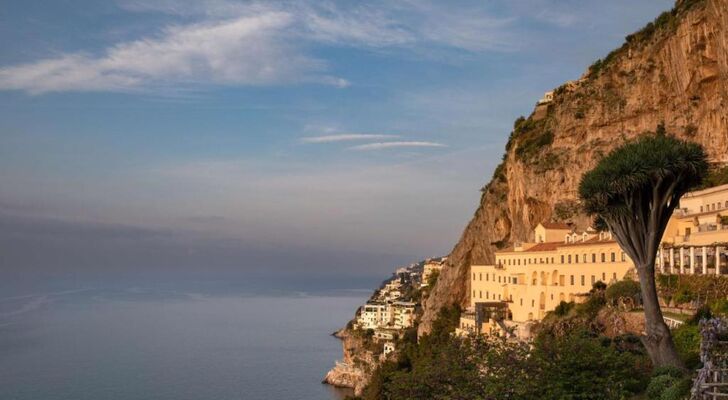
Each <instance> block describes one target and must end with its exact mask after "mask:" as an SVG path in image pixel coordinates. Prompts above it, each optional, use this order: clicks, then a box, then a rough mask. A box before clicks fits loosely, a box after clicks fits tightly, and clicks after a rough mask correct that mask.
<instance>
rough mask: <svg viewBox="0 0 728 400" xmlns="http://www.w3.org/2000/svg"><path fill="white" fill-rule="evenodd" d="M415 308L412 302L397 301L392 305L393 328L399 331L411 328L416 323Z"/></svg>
mask: <svg viewBox="0 0 728 400" xmlns="http://www.w3.org/2000/svg"><path fill="white" fill-rule="evenodd" d="M415 306H416V304H415V303H413V302H411V301H395V302H394V303H392V307H391V309H392V312H391V314H392V326H394V327H395V328H397V329H405V328H409V327H411V326H412V325H413V324H414V322H415Z"/></svg>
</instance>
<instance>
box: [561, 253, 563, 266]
mask: <svg viewBox="0 0 728 400" xmlns="http://www.w3.org/2000/svg"><path fill="white" fill-rule="evenodd" d="M561 263H562V264H563V263H564V255H563V254H562V255H561Z"/></svg>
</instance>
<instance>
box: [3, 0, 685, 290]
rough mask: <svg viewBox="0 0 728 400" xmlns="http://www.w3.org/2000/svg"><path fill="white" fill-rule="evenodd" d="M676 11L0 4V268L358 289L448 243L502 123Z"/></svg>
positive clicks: (417, 4)
mask: <svg viewBox="0 0 728 400" xmlns="http://www.w3.org/2000/svg"><path fill="white" fill-rule="evenodd" d="M671 6H672V2H671V1H664V0H646V1H640V2H634V1H631V0H615V1H608V2H605V1H583V0H580V1H577V0H561V1H556V0H522V1H512V0H508V1H506V0H501V1H447V2H445V1H424V0H423V1H410V0H389V1H369V2H355V1H326V0H319V1H308V0H299V1H267V2H253V1H233V0H208V1H205V0H177V1H173V0H149V1H142V0H118V1H104V2H100V1H83V0H78V1H76V0H63V1H62V0H58V1H52V2H48V1H40V0H23V1H3V6H2V7H0V48H2V51H1V52H0V274H2V275H4V278H5V281H6V282H15V281H17V280H24V279H29V280H32V279H37V280H50V279H57V280H62V279H82V278H83V277H93V278H94V279H99V280H104V279H106V280H111V279H115V278H116V277H122V276H136V277H140V278H142V279H161V280H163V279H167V278H166V277H170V276H191V277H194V278H195V279H203V278H207V279H215V278H220V279H248V280H250V281H251V282H254V281H255V282H258V281H259V282H261V284H271V285H275V284H282V282H289V283H290V285H293V286H295V285H296V284H298V283H301V282H308V283H310V282H311V281H321V280H328V281H329V282H334V283H332V285H341V286H357V285H359V286H357V287H367V284H368V282H371V281H376V280H378V279H382V278H384V277H385V276H386V273H388V272H389V271H392V270H393V269H394V268H395V267H396V266H398V265H400V264H406V263H409V262H412V261H416V260H420V259H423V258H426V257H432V256H438V255H443V254H446V253H447V252H449V251H450V250H451V249H452V247H453V245H454V244H455V243H456V241H457V240H458V238H459V236H460V234H461V232H462V230H463V228H464V227H465V225H466V224H467V222H468V220H469V219H470V217H471V216H472V214H473V212H474V211H475V209H476V207H477V204H478V201H479V198H480V188H481V187H482V186H483V185H484V184H485V183H487V181H488V180H489V178H490V175H491V174H492V170H493V168H494V167H495V166H496V165H497V164H498V162H499V160H500V158H501V155H502V153H503V149H504V145H505V142H506V140H507V137H508V134H509V131H510V128H511V127H512V122H513V120H514V119H515V118H517V117H518V116H519V115H528V114H529V113H530V112H531V111H532V109H533V106H534V104H535V102H536V101H537V100H538V99H539V98H540V97H541V95H542V94H543V92H545V91H548V90H551V89H552V88H554V87H557V86H559V85H560V84H561V83H563V82H565V81H567V80H570V79H577V78H578V77H579V76H580V75H581V74H582V73H583V72H584V71H585V70H586V68H587V67H588V66H589V65H590V64H591V63H592V62H593V61H594V60H596V59H597V58H599V57H601V56H604V55H605V54H606V53H608V52H609V51H610V50H611V49H613V48H615V47H618V46H620V45H621V43H622V42H623V40H624V37H625V36H626V35H627V34H629V33H631V32H633V31H635V30H637V29H639V28H640V27H642V26H643V25H644V24H646V23H647V22H648V21H651V20H652V19H653V18H654V17H655V16H656V15H658V14H659V13H660V12H661V11H664V10H666V9H669V8H670V7H671ZM3 271H4V272H3ZM256 279H257V280H256Z"/></svg>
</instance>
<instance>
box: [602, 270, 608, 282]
mask: <svg viewBox="0 0 728 400" xmlns="http://www.w3.org/2000/svg"><path fill="white" fill-rule="evenodd" d="M606 281H607V273H606V272H602V282H606Z"/></svg>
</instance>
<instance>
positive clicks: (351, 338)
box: [323, 329, 378, 396]
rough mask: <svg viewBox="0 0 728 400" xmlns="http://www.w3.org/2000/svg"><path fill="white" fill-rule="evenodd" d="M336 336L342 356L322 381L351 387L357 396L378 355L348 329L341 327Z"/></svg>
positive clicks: (337, 385) (367, 379)
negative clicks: (341, 348) (340, 346)
mask: <svg viewBox="0 0 728 400" xmlns="http://www.w3.org/2000/svg"><path fill="white" fill-rule="evenodd" d="M336 337H338V338H339V339H341V342H342V347H343V355H344V358H343V360H342V361H341V362H337V363H336V365H335V366H334V368H332V369H331V370H330V371H329V372H328V373H327V374H326V377H324V380H323V383H327V384H329V385H332V386H336V387H344V388H351V389H353V390H354V394H355V395H357V396H359V395H361V393H362V390H363V389H364V387H365V386H366V384H367V383H368V382H369V377H370V376H371V372H372V371H373V370H374V369H375V368H376V366H377V362H378V357H377V356H375V355H374V354H373V353H372V352H371V351H368V350H367V349H366V346H365V344H364V341H363V340H362V338H361V337H359V336H357V335H355V334H354V333H353V332H352V331H351V330H349V329H341V330H340V331H338V332H337V335H336Z"/></svg>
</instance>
